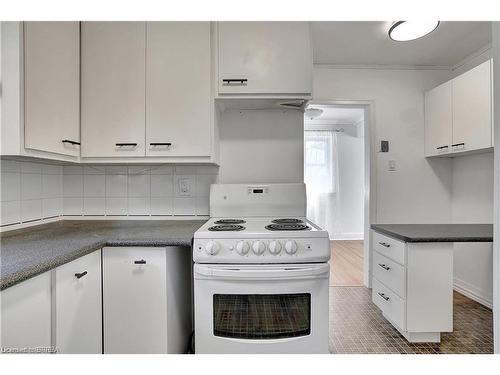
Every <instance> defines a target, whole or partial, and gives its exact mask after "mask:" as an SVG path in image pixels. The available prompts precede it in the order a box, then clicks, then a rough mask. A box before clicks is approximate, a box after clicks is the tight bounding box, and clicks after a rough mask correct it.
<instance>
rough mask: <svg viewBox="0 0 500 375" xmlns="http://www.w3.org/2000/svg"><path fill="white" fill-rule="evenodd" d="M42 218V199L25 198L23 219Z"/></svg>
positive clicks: (22, 208)
mask: <svg viewBox="0 0 500 375" xmlns="http://www.w3.org/2000/svg"><path fill="white" fill-rule="evenodd" d="M41 218H42V200H41V199H25V200H22V201H21V221H23V222H24V221H33V220H40V219H41Z"/></svg>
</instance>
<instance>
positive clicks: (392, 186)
mask: <svg viewBox="0 0 500 375" xmlns="http://www.w3.org/2000/svg"><path fill="white" fill-rule="evenodd" d="M450 75H451V72H450V71H447V70H382V69H336V68H323V67H320V68H315V69H314V86H313V88H314V90H313V91H314V100H315V101H329V100H370V101H373V102H374V107H375V114H374V117H375V124H374V125H372V128H371V131H372V132H374V136H373V138H374V139H375V143H376V144H373V145H372V146H373V148H374V149H375V150H378V149H379V148H380V146H379V142H380V140H388V141H389V142H390V152H388V153H377V154H376V156H375V158H376V166H377V168H376V169H377V170H376V171H373V172H375V173H376V198H375V200H376V207H377V212H376V221H377V222H378V223H446V222H449V221H450V219H451V210H450V207H451V190H450V187H451V179H452V175H451V160H449V159H435V160H427V159H425V158H424V157H423V155H424V95H423V92H424V91H425V90H427V89H429V88H431V87H434V86H436V85H437V84H439V83H440V82H443V81H445V80H446V79H448V78H449V77H450ZM366 141H368V139H367V140H366ZM390 159H393V160H396V163H397V171H395V172H389V171H388V170H387V169H388V168H387V163H388V160H390Z"/></svg>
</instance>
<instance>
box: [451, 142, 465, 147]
mask: <svg viewBox="0 0 500 375" xmlns="http://www.w3.org/2000/svg"><path fill="white" fill-rule="evenodd" d="M455 146H465V142H460V143H455V144H454V145H451V147H455Z"/></svg>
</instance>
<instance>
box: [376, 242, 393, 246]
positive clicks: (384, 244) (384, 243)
mask: <svg viewBox="0 0 500 375" xmlns="http://www.w3.org/2000/svg"><path fill="white" fill-rule="evenodd" d="M379 244H380V245H382V246H383V247H391V245H389V244H388V243H387V242H379Z"/></svg>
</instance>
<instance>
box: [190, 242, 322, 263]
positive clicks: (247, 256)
mask: <svg viewBox="0 0 500 375" xmlns="http://www.w3.org/2000/svg"><path fill="white" fill-rule="evenodd" d="M193 259H194V261H195V262H198V263H286V262H324V261H327V260H328V259H330V241H329V239H328V238H326V237H325V238H305V239H302V238H301V239H287V238H279V239H272V240H258V239H240V240H234V239H221V240H213V239H198V238H196V239H195V240H194V246H193Z"/></svg>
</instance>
